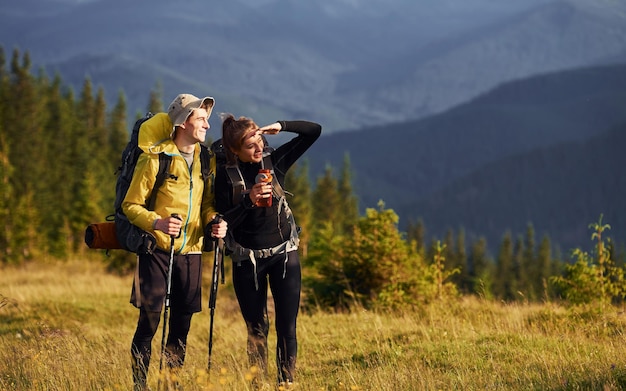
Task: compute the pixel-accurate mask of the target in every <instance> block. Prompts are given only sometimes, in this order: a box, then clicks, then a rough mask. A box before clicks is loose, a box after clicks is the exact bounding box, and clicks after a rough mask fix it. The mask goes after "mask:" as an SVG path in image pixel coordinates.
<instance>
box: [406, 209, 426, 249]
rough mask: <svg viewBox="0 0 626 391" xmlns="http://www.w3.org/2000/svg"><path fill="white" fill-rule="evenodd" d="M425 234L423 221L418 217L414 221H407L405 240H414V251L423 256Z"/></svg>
mask: <svg viewBox="0 0 626 391" xmlns="http://www.w3.org/2000/svg"><path fill="white" fill-rule="evenodd" d="M425 234H426V227H425V226H424V221H423V220H422V219H421V218H420V219H418V220H417V222H416V223H414V222H412V221H409V224H408V227H407V233H406V236H407V240H408V241H409V242H410V241H414V242H415V251H416V252H417V253H418V254H421V255H422V256H425V254H426V252H425V246H426V242H425V241H424V237H425Z"/></svg>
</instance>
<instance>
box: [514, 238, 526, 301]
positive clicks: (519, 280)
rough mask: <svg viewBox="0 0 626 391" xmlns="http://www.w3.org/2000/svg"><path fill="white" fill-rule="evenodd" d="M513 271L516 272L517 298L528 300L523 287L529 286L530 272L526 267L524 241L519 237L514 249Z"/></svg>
mask: <svg viewBox="0 0 626 391" xmlns="http://www.w3.org/2000/svg"><path fill="white" fill-rule="evenodd" d="M513 270H514V271H515V281H516V286H515V297H516V298H518V299H519V300H522V299H526V296H525V295H524V293H523V292H522V289H523V287H524V286H525V285H526V284H527V281H528V280H529V278H528V270H526V266H525V265H524V239H523V238H522V237H521V236H518V237H517V239H516V240H515V246H514V247H513Z"/></svg>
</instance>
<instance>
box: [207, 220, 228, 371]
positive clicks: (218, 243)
mask: <svg viewBox="0 0 626 391" xmlns="http://www.w3.org/2000/svg"><path fill="white" fill-rule="evenodd" d="M221 221H222V216H221V215H219V214H218V215H217V216H215V223H216V224H219V223H220V222H221ZM213 240H214V245H215V248H214V250H213V252H214V257H213V277H212V281H211V293H210V295H209V308H210V309H211V324H210V326H209V363H208V366H207V372H209V374H210V373H211V352H212V351H213V318H214V317H215V302H216V301H217V286H218V283H217V282H218V280H219V275H220V265H221V267H222V284H223V283H224V269H223V267H224V262H222V261H223V258H224V251H223V250H224V240H223V239H218V238H214V239H213Z"/></svg>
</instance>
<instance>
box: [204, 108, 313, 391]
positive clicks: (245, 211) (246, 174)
mask: <svg viewBox="0 0 626 391" xmlns="http://www.w3.org/2000/svg"><path fill="white" fill-rule="evenodd" d="M321 131H322V128H321V126H320V125H319V124H316V123H313V122H308V121H279V122H275V123H273V124H270V125H267V126H264V127H262V128H259V126H257V124H255V123H254V121H253V120H252V119H250V118H246V117H240V118H238V119H235V117H234V116H233V115H232V114H227V115H226V116H225V117H224V120H223V124H222V144H223V148H224V152H225V154H226V166H224V167H221V168H218V170H217V172H216V180H215V202H216V209H217V210H218V211H219V212H220V213H222V214H223V215H224V219H225V220H226V221H227V223H228V227H229V229H228V234H227V237H226V247H227V250H228V251H229V252H230V253H231V258H232V260H233V285H234V288H235V293H236V295H237V300H238V302H239V307H240V309H241V313H242V315H243V318H244V320H245V322H246V327H247V330H248V346H247V352H248V357H249V360H250V364H251V365H257V366H258V367H259V369H261V371H262V372H263V373H265V374H267V336H268V332H269V321H268V317H267V287H268V284H269V288H270V289H271V290H272V296H273V298H274V305H275V313H276V315H275V324H276V336H277V346H276V364H277V369H278V382H279V383H280V384H285V385H288V384H290V383H292V382H293V377H294V371H295V367H296V353H297V339H296V318H297V315H298V309H299V306H300V286H301V273H300V260H299V257H298V251H297V249H298V233H297V229H296V225H295V221H294V220H293V215H292V213H291V210H290V209H289V206H288V205H287V202H286V200H285V195H284V191H283V190H282V185H283V184H284V180H285V175H286V174H287V170H288V169H289V168H290V167H291V166H292V165H293V164H294V163H295V162H296V160H298V158H299V157H300V156H302V154H303V153H304V152H305V151H306V150H307V149H308V148H309V147H310V146H311V145H312V144H313V143H314V142H315V140H317V138H318V137H319V136H320V134H321ZM279 132H292V133H295V134H297V136H296V137H294V138H293V139H291V140H290V141H288V142H286V143H285V144H283V145H281V146H280V147H278V148H277V149H275V150H271V149H270V148H268V147H267V145H266V140H265V137H264V135H275V134H278V133H279ZM262 168H265V169H269V170H270V174H271V176H272V182H271V183H256V182H257V179H256V178H257V175H258V174H259V170H260V169H262ZM270 199H271V206H258V205H262V203H263V202H264V201H265V202H267V201H269V200H270Z"/></svg>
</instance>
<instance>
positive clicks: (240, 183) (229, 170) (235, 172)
mask: <svg viewBox="0 0 626 391" xmlns="http://www.w3.org/2000/svg"><path fill="white" fill-rule="evenodd" d="M224 168H225V169H226V174H228V179H230V183H231V185H232V187H233V205H237V204H238V203H239V201H241V194H242V193H243V191H244V190H246V182H245V181H244V180H243V175H241V171H240V170H239V166H238V165H236V164H235V165H231V164H227V165H225V166H224Z"/></svg>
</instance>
